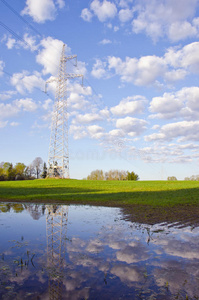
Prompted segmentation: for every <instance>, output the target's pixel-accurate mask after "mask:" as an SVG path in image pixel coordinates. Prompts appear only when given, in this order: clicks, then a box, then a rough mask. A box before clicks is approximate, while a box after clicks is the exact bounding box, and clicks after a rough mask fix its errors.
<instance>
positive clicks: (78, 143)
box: [0, 0, 199, 180]
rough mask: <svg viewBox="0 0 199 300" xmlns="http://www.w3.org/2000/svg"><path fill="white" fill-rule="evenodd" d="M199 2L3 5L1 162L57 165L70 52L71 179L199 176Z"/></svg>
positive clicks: (59, 0) (32, 0) (51, 0)
mask: <svg viewBox="0 0 199 300" xmlns="http://www.w3.org/2000/svg"><path fill="white" fill-rule="evenodd" d="M198 8H199V1H198V0H175V1H174V0H164V1H163V0H153V1H148V0H111V1H106V0H103V1H102V0H93V1H92V0H91V1H82V0H81V1H80V0H73V1H67V0H42V1H39V0H26V1H25V0H22V1H18V0H17V1H16V0H15V1H14V0H9V1H8V0H0V141H1V142H0V161H9V162H12V163H13V164H15V163H17V162H24V163H25V164H26V165H28V164H30V163H31V162H32V161H33V160H34V158H35V157H37V156H40V157H42V159H43V160H44V161H46V162H47V160H48V149H49V142H50V125H51V116H52V110H53V102H54V93H55V85H53V84H49V86H48V93H47V94H45V93H44V88H45V82H46V80H49V79H50V78H55V76H56V75H57V72H58V68H59V59H60V54H61V50H62V46H63V43H64V44H66V55H73V54H77V57H78V63H77V68H76V67H74V65H73V64H72V63H71V62H70V63H68V66H67V67H68V72H75V73H77V74H83V75H84V87H83V88H82V87H81V85H80V83H81V82H80V81H79V80H78V79H76V80H72V81H70V82H68V99H67V101H68V110H69V160H70V177H71V178H78V179H81V178H84V177H86V176H87V175H88V174H89V173H90V172H91V171H92V170H95V169H103V170H104V171H108V170H110V169H120V170H129V171H134V172H136V173H137V174H138V175H139V176H140V179H141V180H154V179H157V180H158V179H160V180H161V179H167V177H168V176H176V177H177V178H178V179H184V178H185V177H186V176H191V175H196V174H198V173H199V171H198V167H199V154H198V150H199V143H198V141H199V121H198V120H199V118H198V117H199V87H198V75H199V74H198V73H199V41H198V37H199V14H198V12H199V10H198Z"/></svg>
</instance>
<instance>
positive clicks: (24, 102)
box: [14, 98, 38, 112]
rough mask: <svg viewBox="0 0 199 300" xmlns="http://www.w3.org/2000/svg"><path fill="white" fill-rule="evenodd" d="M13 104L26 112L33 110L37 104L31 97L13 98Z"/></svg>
mask: <svg viewBox="0 0 199 300" xmlns="http://www.w3.org/2000/svg"><path fill="white" fill-rule="evenodd" d="M14 104H15V105H16V106H17V107H19V108H22V109H23V110H24V111H28V112H33V111H35V110H36V109H37V107H38V106H37V104H36V103H35V102H34V101H33V100H32V99H31V98H26V99H20V100H15V101H14Z"/></svg>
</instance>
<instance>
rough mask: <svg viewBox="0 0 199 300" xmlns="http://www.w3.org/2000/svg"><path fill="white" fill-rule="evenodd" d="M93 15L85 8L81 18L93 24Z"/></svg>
mask: <svg viewBox="0 0 199 300" xmlns="http://www.w3.org/2000/svg"><path fill="white" fill-rule="evenodd" d="M92 17H93V14H92V13H91V11H90V10H89V9H88V8H84V9H83V10H82V12H81V18H82V19H83V20H84V21H86V22H91V20H92Z"/></svg>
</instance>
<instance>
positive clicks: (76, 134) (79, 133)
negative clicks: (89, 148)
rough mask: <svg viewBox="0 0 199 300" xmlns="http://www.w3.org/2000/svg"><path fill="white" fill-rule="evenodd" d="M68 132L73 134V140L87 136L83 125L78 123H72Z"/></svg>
mask: <svg viewBox="0 0 199 300" xmlns="http://www.w3.org/2000/svg"><path fill="white" fill-rule="evenodd" d="M69 133H70V134H71V135H73V138H74V139H75V140H78V139H82V138H84V137H86V136H88V133H87V132H86V130H85V128H84V127H83V126H78V125H74V124H72V125H70V128H69Z"/></svg>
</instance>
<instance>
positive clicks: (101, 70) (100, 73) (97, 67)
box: [91, 59, 107, 79]
mask: <svg viewBox="0 0 199 300" xmlns="http://www.w3.org/2000/svg"><path fill="white" fill-rule="evenodd" d="M105 68H106V63H105V62H102V61H101V60H100V59H96V62H95V64H94V65H93V69H92V71H91V74H92V76H93V77H95V78H98V79H100V78H102V77H106V72H107V71H106V70H105Z"/></svg>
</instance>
